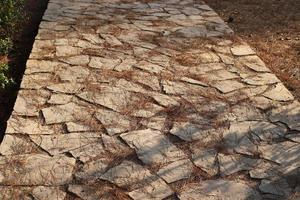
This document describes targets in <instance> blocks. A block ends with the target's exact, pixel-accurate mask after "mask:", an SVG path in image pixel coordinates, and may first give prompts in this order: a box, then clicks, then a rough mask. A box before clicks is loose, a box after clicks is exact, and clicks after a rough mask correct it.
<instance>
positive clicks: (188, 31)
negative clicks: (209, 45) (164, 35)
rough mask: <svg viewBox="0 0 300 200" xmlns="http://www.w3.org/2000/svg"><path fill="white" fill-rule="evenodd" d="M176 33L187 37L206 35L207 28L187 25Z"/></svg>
mask: <svg viewBox="0 0 300 200" xmlns="http://www.w3.org/2000/svg"><path fill="white" fill-rule="evenodd" d="M176 33H177V34H178V35H179V36H181V37H186V38H197V37H205V36H206V34H207V29H206V27H205V26H196V27H186V28H183V29H179V30H178V31H177V32H176Z"/></svg>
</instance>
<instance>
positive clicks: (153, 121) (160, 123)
mask: <svg viewBox="0 0 300 200" xmlns="http://www.w3.org/2000/svg"><path fill="white" fill-rule="evenodd" d="M165 123H166V117H164V116H157V117H151V118H150V119H144V120H142V121H141V124H142V125H144V126H146V127H147V128H152V129H154V130H159V131H163V129H164V128H165Z"/></svg>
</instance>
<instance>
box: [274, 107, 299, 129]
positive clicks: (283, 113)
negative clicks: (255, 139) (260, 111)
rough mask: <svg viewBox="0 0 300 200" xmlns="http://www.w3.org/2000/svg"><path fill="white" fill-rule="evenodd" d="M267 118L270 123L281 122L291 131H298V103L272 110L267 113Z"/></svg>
mask: <svg viewBox="0 0 300 200" xmlns="http://www.w3.org/2000/svg"><path fill="white" fill-rule="evenodd" d="M269 118H270V120H271V121H272V122H278V121H280V122H283V123H285V124H287V125H288V127H289V128H290V129H292V130H298V131H300V124H299V120H300V103H299V102H298V101H295V102H293V103H292V104H289V105H287V106H281V107H279V108H275V109H272V110H271V111H270V113H269Z"/></svg>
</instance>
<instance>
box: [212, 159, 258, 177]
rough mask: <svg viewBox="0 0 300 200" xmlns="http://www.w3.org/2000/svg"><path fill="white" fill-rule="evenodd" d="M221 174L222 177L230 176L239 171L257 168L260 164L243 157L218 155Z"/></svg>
mask: <svg viewBox="0 0 300 200" xmlns="http://www.w3.org/2000/svg"><path fill="white" fill-rule="evenodd" d="M218 160H219V165H220V172H221V175H222V176H228V175H231V174H234V173H236V172H239V171H244V170H250V169H253V168H255V166H256V163H257V162H258V161H257V160H255V159H251V158H247V157H243V156H240V155H224V154H219V155H218Z"/></svg>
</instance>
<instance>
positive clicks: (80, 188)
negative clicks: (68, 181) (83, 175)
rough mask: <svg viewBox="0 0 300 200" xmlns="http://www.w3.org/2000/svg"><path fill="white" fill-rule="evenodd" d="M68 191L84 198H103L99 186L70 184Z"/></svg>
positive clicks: (88, 199) (86, 199)
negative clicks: (98, 190) (98, 189)
mask: <svg viewBox="0 0 300 200" xmlns="http://www.w3.org/2000/svg"><path fill="white" fill-rule="evenodd" d="M68 191H69V192H71V193H73V194H76V195H77V196H79V197H80V198H81V199H83V200H95V199H102V196H101V195H100V192H97V188H95V187H93V186H87V185H69V187H68Z"/></svg>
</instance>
